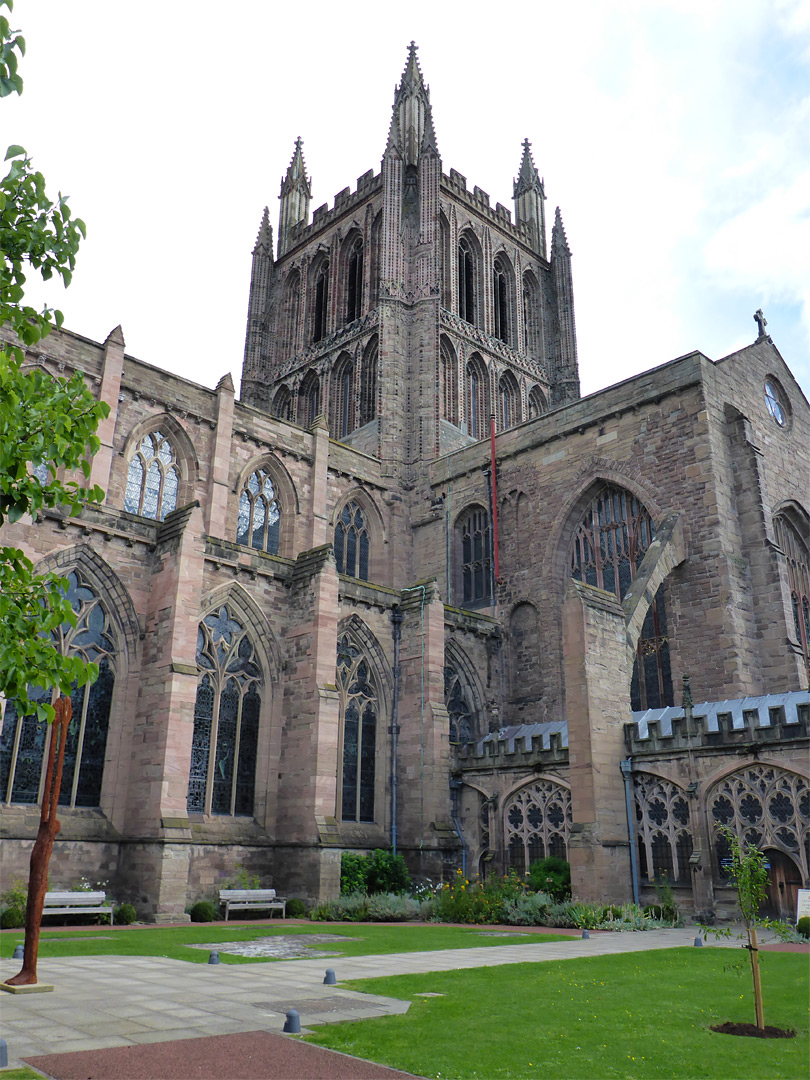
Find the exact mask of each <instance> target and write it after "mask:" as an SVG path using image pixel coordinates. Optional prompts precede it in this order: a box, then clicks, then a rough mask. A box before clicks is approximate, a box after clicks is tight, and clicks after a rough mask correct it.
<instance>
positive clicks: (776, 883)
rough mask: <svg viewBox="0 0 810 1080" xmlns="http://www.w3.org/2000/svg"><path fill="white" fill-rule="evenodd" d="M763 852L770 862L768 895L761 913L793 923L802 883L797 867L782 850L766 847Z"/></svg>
mask: <svg viewBox="0 0 810 1080" xmlns="http://www.w3.org/2000/svg"><path fill="white" fill-rule="evenodd" d="M763 854H764V855H765V858H766V859H767V860H768V862H769V863H770V869H769V870H768V895H767V897H766V900H765V903H764V904H763V914H767V915H769V916H770V917H771V918H775V919H781V920H782V922H786V923H789V924H790V925H793V923H794V922H795V921H796V903H797V901H798V898H799V896H798V893H799V889H800V888H801V884H802V882H801V874H800V873H799V868H798V866H797V865H796V863H795V862H794V861H793V859H791V857H790V856H789V855H786V854H785V852H784V851H777V850H776V849H775V848H768V850H767V851H765V852H763Z"/></svg>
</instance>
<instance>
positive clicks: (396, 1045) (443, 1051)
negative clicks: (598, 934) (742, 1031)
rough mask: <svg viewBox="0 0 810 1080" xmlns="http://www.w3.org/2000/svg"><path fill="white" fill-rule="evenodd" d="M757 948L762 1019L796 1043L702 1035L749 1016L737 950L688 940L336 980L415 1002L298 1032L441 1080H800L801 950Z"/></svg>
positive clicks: (803, 1064)
mask: <svg viewBox="0 0 810 1080" xmlns="http://www.w3.org/2000/svg"><path fill="white" fill-rule="evenodd" d="M760 955H761V965H762V983H763V993H764V1000H765V1023H766V1024H772V1025H774V1026H776V1027H787V1028H794V1029H795V1030H796V1031H798V1032H799V1035H798V1037H797V1038H795V1039H751V1038H739V1037H735V1036H730V1035H718V1034H716V1033H715V1032H712V1031H710V1030H709V1026H710V1025H711V1024H715V1023H722V1022H723V1021H725V1020H734V1021H745V1022H753V1019H754V1008H753V998H752V994H751V977H750V969H749V968H748V961H747V957H746V955H745V954H744V953H743V952H742V950H740V952H739V953H735V952H730V951H729V950H727V949H710V948H704V949H690V948H685V949H668V950H665V951H663V950H662V951H655V952H649V953H634V954H624V955H617V956H605V957H594V958H592V959H584V960H567V961H563V962H557V963H542V964H517V965H510V966H508V967H495V968H477V969H472V970H465V971H453V972H442V973H433V974H425V975H408V976H397V977H393V978H384V979H373V980H372V979H365V980H362V981H356V982H351V983H344V984H341V985H345V986H350V987H351V988H352V989H357V990H365V991H368V992H373V993H375V994H387V995H391V996H393V997H398V998H405V999H408V1000H411V1001H412V1002H413V1004H412V1005H411V1008H410V1010H409V1012H408V1013H407V1015H405V1016H388V1017H382V1018H380V1019H374V1020H363V1021H360V1022H352V1023H345V1024H326V1025H323V1026H322V1027H320V1028H319V1029H318V1031H317V1033H316V1034H315V1035H313V1036H312V1037H311V1038H310V1039H309V1041H311V1042H314V1043H317V1044H318V1045H320V1046H328V1047H332V1048H333V1049H335V1050H342V1051H344V1052H345V1053H349V1054H356V1055H357V1056H359V1057H362V1058H367V1059H369V1060H372V1061H376V1062H380V1063H381V1064H385V1065H391V1066H394V1067H396V1068H399V1069H403V1070H405V1071H409V1072H413V1073H416V1074H417V1075H419V1076H427V1077H441V1078H442V1080H446V1078H449V1077H459V1078H460V1077H464V1078H467V1077H475V1078H487V1080H496V1078H498V1080H500V1078H502V1077H520V1078H529V1077H543V1078H549V1077H551V1078H553V1080H574V1078H579V1077H581V1078H583V1080H607V1078H611V1077H624V1078H633V1080H644V1078H647V1077H651V1078H652V1077H656V1078H662V1080H680V1078H687V1077H688V1078H694V1080H697V1078H704V1077H706V1078H712V1080H754V1078H758V1077H772V1078H774V1080H800V1078H804V1077H805V1076H806V1075H807V1062H808V1032H807V1020H808V1017H807V1012H808V964H807V957H806V956H804V955H796V954H791V953H764V954H760ZM737 963H742V964H744V969H743V971H742V974H739V973H738V972H737V971H735V970H731V969H730V967H729V965H730V964H737ZM420 993H422V994H424V993H428V994H442V995H443V996H442V997H419V996H417V995H419V994H420Z"/></svg>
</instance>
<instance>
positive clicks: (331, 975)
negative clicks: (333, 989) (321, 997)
mask: <svg viewBox="0 0 810 1080" xmlns="http://www.w3.org/2000/svg"><path fill="white" fill-rule="evenodd" d="M336 983H337V979H336V978H335V969H334V968H327V969H326V974H325V975H324V977H323V984H324V986H335V985H336Z"/></svg>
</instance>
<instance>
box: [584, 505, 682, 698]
mask: <svg viewBox="0 0 810 1080" xmlns="http://www.w3.org/2000/svg"><path fill="white" fill-rule="evenodd" d="M654 539H655V525H654V523H653V520H652V518H651V517H650V514H649V512H648V511H647V508H646V507H645V506H644V504H643V503H642V502H640V501H639V500H638V499H637V498H636V497H635V495H633V494H631V493H630V492H629V491H626V490H625V489H624V488H620V487H614V486H613V485H610V484H608V485H606V486H605V487H603V488H602V489H601V491H599V492H598V494H597V495H596V497H595V498H594V499H593V501H592V502H591V505H590V506H589V507H588V510H587V512H586V514H585V517H584V518H583V519H582V521H581V522H580V524H579V526H578V527H577V530H576V532H575V534H574V541H573V545H572V550H571V561H570V566H571V577H573V578H575V579H576V580H577V581H584V582H585V583H586V584H588V585H594V586H596V588H597V589H604V590H606V591H607V592H612V593H615V595H616V596H617V598H618V599H619V600H623V599H624V597H625V596H626V595H627V591H628V589H629V588H630V585H631V583H632V582H633V581H634V579H635V576H636V572H637V571H638V568H639V566H640V565H641V562H642V560H643V558H644V556H645V554H646V552H647V548H648V547H649V546H650V544H651V543H652V542H653V540H654ZM630 698H631V703H632V708H633V710H634V711H637V712H638V711H640V710H643V709H661V708H664V707H665V706H667V705H672V704H673V696H672V674H671V669H670V655H669V636H668V632H667V612H666V606H665V601H664V592H663V589H659V590H658V592H657V593H656V594H655V597H654V599H653V602H652V604H651V605H650V608H649V610H648V612H647V615H646V617H645V619H644V624H643V626H642V630H641V636H640V638H639V642H638V648H637V652H636V662H635V666H634V668H633V679H632V684H631V688H630Z"/></svg>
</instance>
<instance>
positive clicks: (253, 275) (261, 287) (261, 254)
mask: <svg viewBox="0 0 810 1080" xmlns="http://www.w3.org/2000/svg"><path fill="white" fill-rule="evenodd" d="M273 266H274V264H273V230H272V228H271V226H270V213H269V211H268V209H267V207H266V206H265V208H264V213H263V214H262V220H261V224H260V225H259V233H258V236H257V237H256V243H255V244H254V245H253V261H252V264H251V268H250V295H249V297H248V315H247V328H246V330H245V356H244V359H243V361H242V398H243V399H244V400H245V401H250V402H251V404H254V403H255V402H254V401H253V400H251V395H252V394H253V393H254V392H255V388H256V386H257V385H261V383H262V381H263V380H264V379H265V375H266V372H264V370H263V364H264V353H265V340H264V314H265V311H266V310H267V305H268V303H269V300H270V292H271V286H272V281H273Z"/></svg>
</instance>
